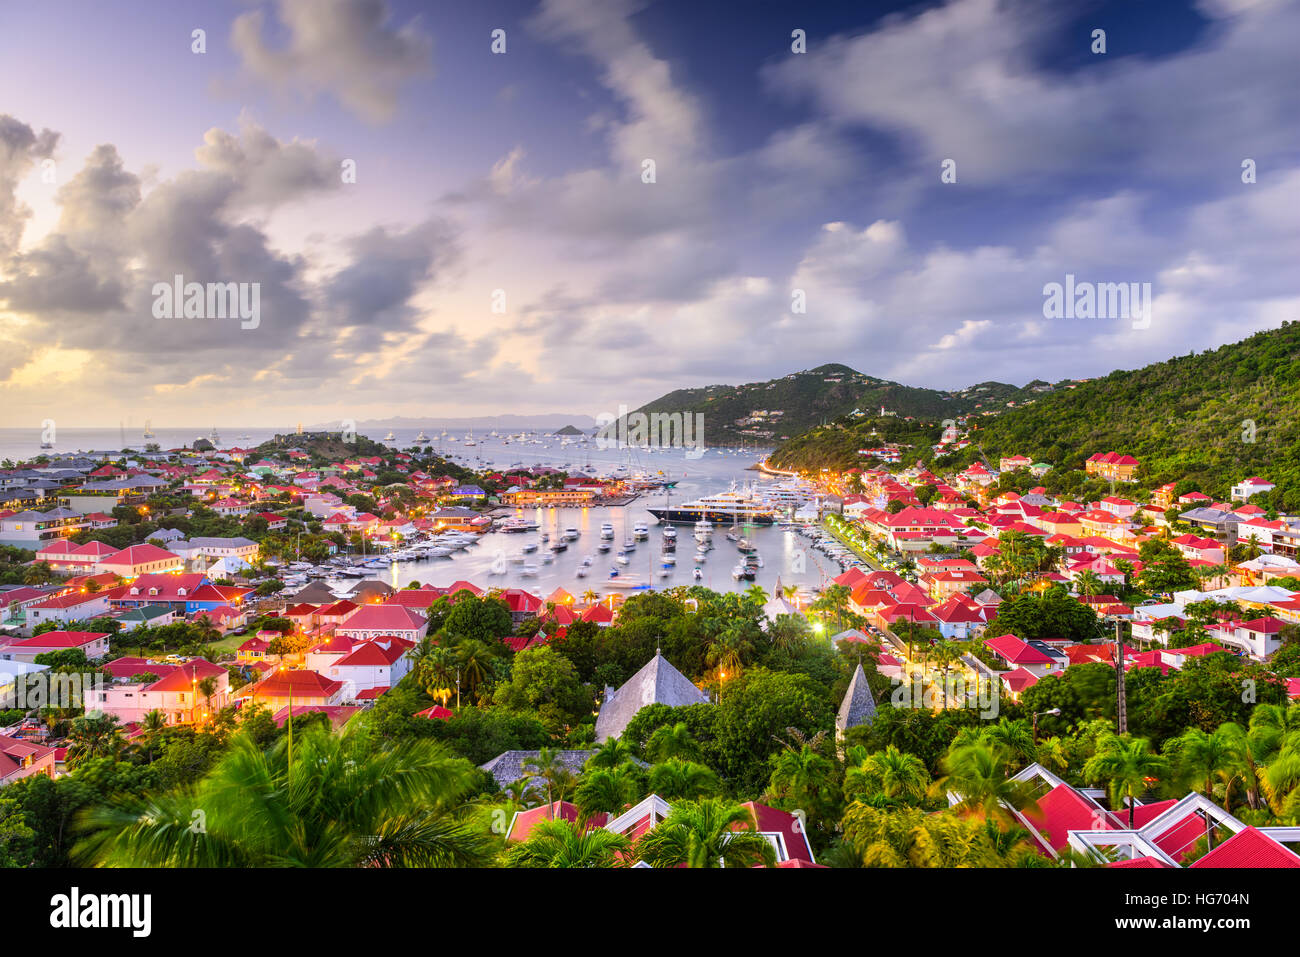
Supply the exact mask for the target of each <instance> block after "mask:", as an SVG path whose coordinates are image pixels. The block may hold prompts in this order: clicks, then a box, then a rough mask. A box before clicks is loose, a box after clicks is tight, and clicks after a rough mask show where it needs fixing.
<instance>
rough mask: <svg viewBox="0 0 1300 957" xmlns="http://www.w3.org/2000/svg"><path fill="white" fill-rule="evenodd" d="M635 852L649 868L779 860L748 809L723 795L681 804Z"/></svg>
mask: <svg viewBox="0 0 1300 957" xmlns="http://www.w3.org/2000/svg"><path fill="white" fill-rule="evenodd" d="M635 853H636V855H637V856H638V857H639V858H640V859H641V860H643V861H645V863H647V864H649V865H650V866H651V867H677V866H679V865H683V864H684V865H686V866H687V867H700V868H704V867H753V866H754V865H756V864H764V865H767V866H769V867H770V866H772V865H773V864H775V863H776V851H775V849H774V848H773V847H772V845H771V843H769V842H768V840H767V838H765V837H763V836H762V835H761V834H759V833H758V830H757V824H756V823H755V821H754V816H753V814H751V813H750V811H749V808H747V807H745V806H744V805H742V804H733V803H732V802H730V801H728V800H726V799H724V798H704V799H703V800H700V801H679V802H677V803H676V804H674V805H673V808H672V810H671V811H670V812H669V813H668V816H667V817H666V818H664V820H663V821H661V822H660V823H659V826H658V827H656V828H654V829H653V830H651V831H648V832H647V833H646V834H645V835H643V836H642V837H641V839H640V840H639V841H637V843H636V846H635Z"/></svg>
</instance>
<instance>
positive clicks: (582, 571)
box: [573, 568, 587, 578]
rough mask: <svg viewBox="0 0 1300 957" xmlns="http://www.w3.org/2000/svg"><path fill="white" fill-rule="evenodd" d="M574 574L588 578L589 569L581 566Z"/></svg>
mask: <svg viewBox="0 0 1300 957" xmlns="http://www.w3.org/2000/svg"><path fill="white" fill-rule="evenodd" d="M573 574H574V575H576V576H577V577H578V578H586V577H587V569H586V568H579V569H578V570H577V571H576V572H574V573H573Z"/></svg>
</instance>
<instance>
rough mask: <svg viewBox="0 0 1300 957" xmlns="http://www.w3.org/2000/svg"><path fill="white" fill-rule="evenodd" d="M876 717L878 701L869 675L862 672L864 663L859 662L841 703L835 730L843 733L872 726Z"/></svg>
mask: <svg viewBox="0 0 1300 957" xmlns="http://www.w3.org/2000/svg"><path fill="white" fill-rule="evenodd" d="M875 716H876V699H875V696H874V695H872V693H871V686H870V685H869V684H868V683H867V673H866V672H865V671H863V670H862V663H861V662H859V663H858V666H857V668H856V669H855V670H854V672H853V680H851V681H850V682H849V690H848V691H846V692H845V693H844V700H843V701H842V702H840V713H839V714H838V715H836V717H835V730H836V731H838V732H840V733H843V732H844V731H847V730H848V729H849V728H856V727H857V726H858V725H860V724H870V723H871V719H872V718H874V717H875Z"/></svg>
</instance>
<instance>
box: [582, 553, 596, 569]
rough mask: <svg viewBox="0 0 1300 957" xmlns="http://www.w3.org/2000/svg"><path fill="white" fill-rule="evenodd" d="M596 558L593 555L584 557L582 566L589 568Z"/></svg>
mask: <svg viewBox="0 0 1300 957" xmlns="http://www.w3.org/2000/svg"><path fill="white" fill-rule="evenodd" d="M595 560H596V559H595V558H594V557H592V556H591V555H588V556H587V557H586V558H584V559H583V560H582V567H583V568H589V567H590V566H591V563H592V562H594V561H595Z"/></svg>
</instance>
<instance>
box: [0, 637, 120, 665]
mask: <svg viewBox="0 0 1300 957" xmlns="http://www.w3.org/2000/svg"><path fill="white" fill-rule="evenodd" d="M0 641H6V639H4V638H0ZM7 641H8V643H7V644H4V645H0V661H22V662H25V663H27V664H31V663H33V662H34V661H35V660H36V656H37V655H47V654H51V653H53V652H57V651H69V650H71V649H77V650H80V651H82V652H84V653H85V655H86V657H87V658H89V659H90V660H92V661H93V660H94V659H96V658H102V657H104V656H105V655H106V654H108V634H107V633H104V632H96V631H47V632H46V633H45V634H43V635H37V636H36V637H34V638H16V639H8V640H7Z"/></svg>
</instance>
